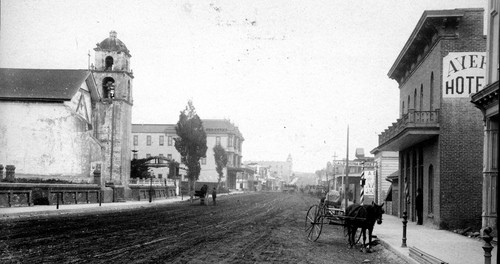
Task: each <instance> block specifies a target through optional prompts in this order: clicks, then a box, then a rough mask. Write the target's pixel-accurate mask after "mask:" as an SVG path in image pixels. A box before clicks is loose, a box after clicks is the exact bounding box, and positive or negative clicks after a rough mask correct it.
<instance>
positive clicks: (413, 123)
mask: <svg viewBox="0 0 500 264" xmlns="http://www.w3.org/2000/svg"><path fill="white" fill-rule="evenodd" d="M437 125H439V109H436V110H435V111H415V110H414V109H408V113H407V114H405V115H404V116H403V117H402V118H399V119H398V120H397V121H396V122H395V123H392V126H390V127H389V128H387V129H386V130H385V131H384V132H382V133H381V134H380V135H379V136H378V141H379V145H382V144H384V143H385V142H387V141H389V140H390V139H392V138H394V137H395V136H397V135H398V134H399V133H401V131H403V130H404V129H406V128H425V127H436V126H437Z"/></svg>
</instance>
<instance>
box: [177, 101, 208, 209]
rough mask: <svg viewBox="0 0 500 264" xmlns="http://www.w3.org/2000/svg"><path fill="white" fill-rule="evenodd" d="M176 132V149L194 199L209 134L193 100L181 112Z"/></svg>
mask: <svg viewBox="0 0 500 264" xmlns="http://www.w3.org/2000/svg"><path fill="white" fill-rule="evenodd" d="M175 132H176V133H177V136H178V137H177V138H175V139H174V140H175V148H176V149H177V151H178V152H179V153H180V154H181V162H182V164H184V165H186V168H187V177H188V182H189V184H188V186H189V187H188V188H189V194H190V196H191V199H192V198H193V194H194V183H195V182H196V181H197V180H198V178H199V176H200V171H201V166H200V158H205V157H206V153H207V134H206V133H205V129H204V128H203V123H202V121H201V119H200V117H199V116H198V114H196V110H195V108H194V106H193V102H192V101H191V100H190V101H188V105H187V106H186V109H184V110H183V111H181V113H180V115H179V121H178V122H177V125H176V126H175Z"/></svg>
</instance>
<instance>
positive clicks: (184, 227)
mask: <svg viewBox="0 0 500 264" xmlns="http://www.w3.org/2000/svg"><path fill="white" fill-rule="evenodd" d="M317 202H318V199H316V198H313V197H310V196H306V195H300V194H283V193H271V192H269V193H265V192H264V193H248V194H239V195H231V196H223V197H220V198H219V199H218V201H217V206H212V205H211V202H210V205H209V206H200V205H199V204H198V203H194V204H190V203H187V202H183V203H176V204H164V205H161V206H157V207H148V208H141V209H136V210H130V211H126V212H123V211H122V212H108V213H100V214H97V215H96V214H92V215H91V214H87V215H80V216H64V217H61V216H58V217H50V218H46V219H32V220H6V221H2V222H0V232H1V234H2V236H1V238H0V254H1V256H0V262H2V263H68V262H72V263H206V262H209V263H362V262H363V261H364V260H370V261H371V262H370V263H404V260H402V259H400V258H398V257H397V256H396V255H394V254H392V253H391V252H389V251H387V250H386V249H385V248H383V247H382V246H381V245H378V246H376V247H375V248H374V252H373V253H362V252H360V250H359V248H358V249H349V248H348V247H347V239H346V238H345V237H344V232H343V229H342V228H341V227H335V226H328V225H325V226H324V229H323V233H322V234H321V237H320V238H319V240H318V241H316V242H310V241H308V240H307V239H306V237H305V233H304V220H305V215H306V212H307V209H308V208H309V206H310V205H312V204H316V203H317ZM375 230H376V229H375ZM375 233H376V232H375Z"/></svg>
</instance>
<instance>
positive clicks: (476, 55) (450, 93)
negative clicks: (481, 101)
mask: <svg viewBox="0 0 500 264" xmlns="http://www.w3.org/2000/svg"><path fill="white" fill-rule="evenodd" d="M485 55H486V54H485V52H450V53H449V54H448V55H447V56H446V57H444V58H443V84H442V89H443V98H467V97H469V95H470V94H471V93H477V92H478V91H480V90H481V89H483V87H484V75H485V73H486V70H485V68H486V57H485Z"/></svg>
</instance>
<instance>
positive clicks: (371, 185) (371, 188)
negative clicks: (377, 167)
mask: <svg viewBox="0 0 500 264" xmlns="http://www.w3.org/2000/svg"><path fill="white" fill-rule="evenodd" d="M363 177H364V178H365V188H364V192H365V195H375V172H374V171H364V176H363Z"/></svg>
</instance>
